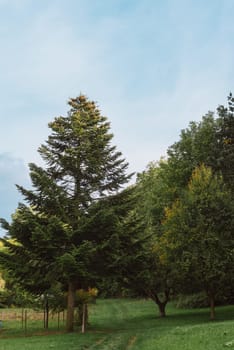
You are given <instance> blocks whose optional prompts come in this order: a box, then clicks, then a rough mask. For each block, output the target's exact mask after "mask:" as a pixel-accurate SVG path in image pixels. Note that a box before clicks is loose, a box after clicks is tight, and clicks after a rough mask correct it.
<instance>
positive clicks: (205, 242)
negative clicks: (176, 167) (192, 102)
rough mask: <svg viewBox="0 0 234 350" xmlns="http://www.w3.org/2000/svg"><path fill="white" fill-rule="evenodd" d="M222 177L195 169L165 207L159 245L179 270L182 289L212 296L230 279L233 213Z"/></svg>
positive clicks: (233, 256) (206, 170)
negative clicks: (179, 196)
mask: <svg viewBox="0 0 234 350" xmlns="http://www.w3.org/2000/svg"><path fill="white" fill-rule="evenodd" d="M233 209H234V208H233V202H232V196H231V193H230V192H229V191H228V190H227V188H226V186H225V185H224V183H223V180H222V177H220V176H217V175H214V174H213V173H212V170H211V168H207V167H205V166H204V165H201V166H200V167H198V168H196V169H195V171H194V172H193V175H192V177H191V180H190V183H189V185H188V188H187V190H186V191H185V192H184V194H183V196H182V197H181V199H180V200H177V201H176V202H175V203H174V204H173V206H172V207H171V208H168V209H167V212H166V220H165V222H164V230H165V234H164V236H163V237H162V240H161V242H162V246H164V249H165V251H166V254H167V256H168V259H169V260H170V261H171V262H172V263H174V264H175V266H176V267H177V269H178V271H179V272H180V273H181V277H182V280H184V281H185V280H186V281H187V283H183V288H185V289H186V288H189V289H190V291H191V290H193V291H195V290H196V289H199V288H203V289H204V290H205V291H206V293H207V294H208V295H209V296H210V297H212V298H214V297H215V296H216V295H217V293H218V291H219V289H221V288H222V289H223V290H225V286H230V283H232V279H233V271H232V266H233V262H234V254H233V252H234V239H233V235H232V230H233V225H234V221H233V218H234V212H233Z"/></svg>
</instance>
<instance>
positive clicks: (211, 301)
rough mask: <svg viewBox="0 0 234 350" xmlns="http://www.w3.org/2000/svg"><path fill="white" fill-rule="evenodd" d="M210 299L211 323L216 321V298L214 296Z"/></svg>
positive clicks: (210, 296)
mask: <svg viewBox="0 0 234 350" xmlns="http://www.w3.org/2000/svg"><path fill="white" fill-rule="evenodd" d="M209 299H210V319H211V321H214V319H215V300H214V296H213V295H212V294H211V295H209Z"/></svg>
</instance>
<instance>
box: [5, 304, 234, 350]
mask: <svg viewBox="0 0 234 350" xmlns="http://www.w3.org/2000/svg"><path fill="white" fill-rule="evenodd" d="M167 314H168V316H167V317H166V318H165V319H160V318H159V317H158V316H157V308H156V306H155V305H154V303H152V302H151V301H144V300H128V299H121V300H98V301H97V304H96V305H92V306H91V309H90V323H91V325H90V327H89V329H88V331H87V333H86V334H81V333H79V332H78V331H77V332H75V333H73V334H66V333H61V334H55V333H56V332H57V331H56V323H54V324H52V329H51V332H52V334H49V335H48V334H47V335H43V333H42V332H41V330H40V327H38V328H37V327H36V324H35V325H34V328H31V329H29V330H28V333H27V334H28V336H26V337H25V336H24V333H23V332H22V329H20V328H19V325H18V324H17V323H15V322H13V321H9V322H6V324H5V325H4V329H3V330H2V331H1V334H0V350H13V349H16V350H29V349H32V350H47V349H48V350H49V349H56V350H62V349H63V350H64V349H65V350H66V349H69V350H159V349H160V350H161V349H165V350H211V349H212V350H218V349H225V348H227V349H228V348H233V349H234V307H233V306H228V307H220V308H217V320H216V321H213V322H211V321H209V310H207V309H201V310H178V309H175V308H174V307H173V305H169V306H168V308H167ZM17 327H18V328H17ZM38 332H40V333H39V334H40V336H39V335H37V336H35V335H32V334H33V333H34V334H35V333H38ZM53 333H54V334H53Z"/></svg>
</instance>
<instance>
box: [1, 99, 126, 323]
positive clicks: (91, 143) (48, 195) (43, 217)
mask: <svg viewBox="0 0 234 350" xmlns="http://www.w3.org/2000/svg"><path fill="white" fill-rule="evenodd" d="M68 104H69V106H70V110H69V112H68V116H67V117H62V116H60V117H57V118H55V119H54V121H52V122H51V123H49V128H50V129H51V134H50V135H49V137H48V139H47V141H46V143H45V144H43V145H41V147H40V148H39V154H40V155H41V157H42V158H43V160H44V163H45V167H44V168H42V167H39V166H37V165H35V164H30V165H29V168H30V177H31V181H32V189H31V190H27V189H24V188H23V187H21V186H18V190H19V191H20V192H21V194H22V195H23V196H24V199H25V201H26V202H27V203H28V206H26V205H22V204H20V205H19V207H18V210H17V211H16V213H15V214H14V215H13V217H12V219H13V220H12V223H11V224H8V223H7V222H6V221H4V220H2V221H1V222H2V225H3V226H4V227H5V229H7V230H8V234H9V236H10V237H11V238H13V239H15V240H16V241H17V245H15V244H12V243H10V242H9V241H6V240H3V241H4V244H5V246H6V247H7V249H8V251H7V252H6V253H4V252H2V253H1V263H2V264H4V265H5V267H6V268H7V269H8V270H9V271H10V272H11V273H12V274H13V275H14V278H15V279H16V280H17V281H18V282H19V283H21V284H22V285H23V286H24V288H26V289H28V290H30V291H33V292H36V293H39V292H40V293H42V292H46V291H48V290H49V289H50V288H51V287H52V285H53V284H56V283H57V282H61V283H62V284H65V285H67V286H68V285H70V286H71V289H70V291H69V293H70V300H74V295H73V296H72V297H71V294H74V291H75V289H76V288H81V287H87V285H88V284H89V281H91V280H93V277H94V274H93V271H92V270H93V269H92V267H93V268H94V267H95V262H96V259H97V254H96V253H97V252H98V250H99V249H100V250H101V251H102V252H103V251H104V250H103V246H104V245H105V241H106V237H105V236H104V237H103V236H102V232H101V231H100V232H99V234H98V237H95V236H93V235H92V234H90V233H88V232H87V227H88V226H89V227H90V225H92V222H93V223H95V220H93V221H92V217H94V216H95V208H96V206H95V205H96V203H97V202H98V201H100V200H103V199H104V198H105V197H108V196H110V195H114V194H115V193H116V191H117V190H120V189H121V186H122V185H123V184H125V183H126V182H127V181H128V179H129V178H130V176H131V175H127V174H126V169H127V166H128V164H127V163H126V162H125V160H124V159H123V158H122V154H121V153H120V152H117V151H116V147H115V146H113V145H112V144H111V140H112V137H113V135H112V134H111V133H110V124H109V122H108V121H107V118H106V117H104V116H102V115H101V113H100V111H99V109H98V108H97V106H96V104H95V103H94V102H92V101H89V100H88V99H87V98H86V97H85V96H83V95H80V96H78V97H77V98H75V99H70V100H69V102H68ZM107 221H108V220H107ZM91 231H93V232H94V233H95V230H94V228H92V230H91ZM106 232H107V230H106ZM113 238H114V236H113V235H112V238H111V239H110V238H109V237H108V239H109V240H112V241H113ZM108 245H109V243H108V244H107V246H108ZM109 246H110V245H109ZM106 251H107V250H106ZM99 264H100V261H99ZM94 270H95V269H94ZM71 303H73V301H71ZM73 309H74V306H72V305H70V307H69V315H70V318H69V317H68V319H69V320H68V323H69V326H68V328H69V329H70V330H71V329H72V322H73V321H72V317H73V316H72V313H73Z"/></svg>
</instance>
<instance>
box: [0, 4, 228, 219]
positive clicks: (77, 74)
mask: <svg viewBox="0 0 234 350" xmlns="http://www.w3.org/2000/svg"><path fill="white" fill-rule="evenodd" d="M233 13H234V1H233V0H206V1H204V0H202V1H201V0H85V1H84V0H83V1H81V0H50V1H48V0H40V1H35V0H0V44H1V55H0V77H1V78H0V92H1V94H0V96H1V101H0V121H1V128H0V217H4V218H7V219H9V218H10V214H11V213H13V212H14V210H15V209H16V207H17V203H18V201H19V200H21V198H20V196H19V195H18V194H17V191H16V189H15V183H17V184H20V185H24V186H29V178H28V170H27V164H28V163H29V162H36V163H40V158H39V156H38V154H37V148H38V146H39V145H40V144H41V143H43V142H44V141H45V140H46V138H47V136H48V132H49V129H48V128H47V124H48V122H49V121H51V120H52V119H53V118H54V117H55V116H58V115H66V112H67V105H66V102H67V100H68V98H69V97H75V96H77V95H78V94H79V93H80V92H82V93H84V94H86V95H87V96H88V97H89V98H90V99H92V100H95V101H97V102H98V104H99V106H100V109H101V110H102V113H103V114H104V115H106V116H107V117H108V118H109V120H110V121H111V126H112V131H113V133H114V135H115V137H114V144H116V145H117V148H118V150H120V151H122V153H123V155H124V156H125V157H126V159H127V160H128V162H129V163H130V167H129V170H130V171H136V172H140V171H142V170H144V169H145V167H146V165H147V163H149V162H150V161H152V160H158V159H159V158H160V157H161V156H164V155H165V154H166V150H167V148H168V146H170V145H171V144H172V143H174V142H175V141H176V140H178V138H179V134H180V130H181V129H182V128H186V127H187V125H188V123H189V121H191V120H200V119H201V117H202V115H204V114H205V113H206V112H207V111H208V110H215V109H216V107H217V106H218V105H219V104H225V103H226V96H227V95H228V93H229V92H230V91H233V90H234V89H233V85H234V64H233V63H234V22H233ZM233 92H234V91H233Z"/></svg>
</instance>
